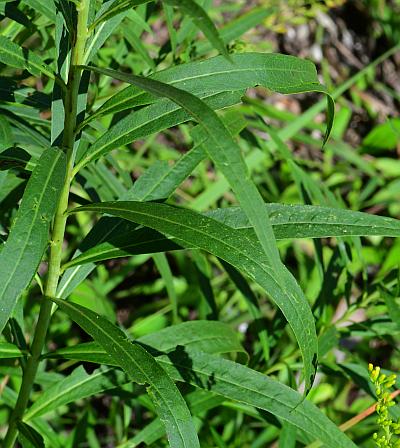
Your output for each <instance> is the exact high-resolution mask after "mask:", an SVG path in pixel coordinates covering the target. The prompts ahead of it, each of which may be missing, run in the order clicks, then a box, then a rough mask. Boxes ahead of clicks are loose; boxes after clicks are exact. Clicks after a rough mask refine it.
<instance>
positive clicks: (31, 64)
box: [0, 35, 54, 79]
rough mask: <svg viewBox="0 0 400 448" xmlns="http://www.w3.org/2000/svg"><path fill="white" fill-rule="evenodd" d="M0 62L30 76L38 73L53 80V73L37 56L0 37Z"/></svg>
mask: <svg viewBox="0 0 400 448" xmlns="http://www.w3.org/2000/svg"><path fill="white" fill-rule="evenodd" d="M0 48H1V51H0V62H2V63H3V64H6V65H10V66H11V67H15V68H20V69H24V70H28V71H29V72H30V73H32V75H36V76H38V75H39V74H40V73H43V74H45V75H46V76H48V77H49V78H51V79H54V73H53V71H52V70H51V68H50V67H48V66H47V65H46V64H45V63H44V62H43V61H42V60H41V59H40V57H39V56H37V55H36V54H35V53H32V52H30V51H29V50H28V49H27V48H23V47H20V46H19V45H17V44H16V43H14V42H12V41H11V40H9V39H7V38H6V37H4V36H1V35H0Z"/></svg>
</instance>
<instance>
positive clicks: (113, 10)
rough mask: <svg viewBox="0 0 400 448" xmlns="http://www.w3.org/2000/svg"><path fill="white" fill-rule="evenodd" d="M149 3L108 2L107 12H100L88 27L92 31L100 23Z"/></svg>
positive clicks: (145, 0)
mask: <svg viewBox="0 0 400 448" xmlns="http://www.w3.org/2000/svg"><path fill="white" fill-rule="evenodd" d="M150 1H152V0H114V1H113V2H110V6H109V7H108V8H107V10H106V11H104V12H102V13H101V14H100V16H99V17H98V18H96V20H95V21H94V22H93V23H92V24H91V25H90V29H91V30H92V29H94V28H95V27H96V26H98V25H99V24H100V23H101V22H104V21H106V20H110V19H111V18H113V17H114V16H116V15H118V14H121V13H122V12H124V11H126V10H128V9H130V8H134V7H135V6H139V5H143V4H145V3H149V2H150Z"/></svg>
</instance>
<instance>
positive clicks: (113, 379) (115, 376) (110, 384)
mask: <svg viewBox="0 0 400 448" xmlns="http://www.w3.org/2000/svg"><path fill="white" fill-rule="evenodd" d="M127 381H128V379H127V377H126V376H125V374H124V373H122V372H121V371H118V370H116V369H113V368H111V367H108V368H100V369H98V370H95V371H94V372H93V373H91V374H87V373H86V371H85V369H84V368H83V367H82V366H80V367H78V368H77V369H75V370H74V371H73V372H72V373H71V374H70V375H68V376H67V377H65V378H64V379H63V380H61V381H57V382H56V383H54V384H53V385H52V386H50V387H49V388H47V389H46V390H44V391H43V393H42V394H41V395H40V396H39V398H38V399H37V400H36V401H35V402H34V403H33V405H32V406H31V407H30V408H29V409H28V410H27V411H26V412H25V414H24V421H28V420H32V419H33V418H37V417H39V416H41V415H43V414H46V413H48V412H51V411H53V410H54V409H57V408H58V407H60V406H63V405H66V404H68V403H72V402H74V401H77V400H81V399H83V398H86V397H90V396H92V395H96V394H99V393H101V392H103V391H105V390H108V389H112V388H114V387H118V386H121V385H122V384H124V383H126V382H127Z"/></svg>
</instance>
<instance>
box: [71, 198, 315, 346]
mask: <svg viewBox="0 0 400 448" xmlns="http://www.w3.org/2000/svg"><path fill="white" fill-rule="evenodd" d="M89 210H91V211H99V212H101V213H107V214H110V215H113V216H119V217H121V218H124V219H127V220H131V221H133V222H135V223H139V224H142V225H144V226H147V227H151V228H153V229H155V230H157V231H159V232H161V233H163V234H166V235H169V236H172V237H174V241H175V242H176V243H177V244H178V245H180V246H182V247H196V248H199V249H203V250H206V251H208V252H210V253H211V254H214V255H215V256H217V257H219V258H221V259H223V260H225V261H226V262H228V263H230V264H232V265H233V266H235V267H236V268H237V269H239V270H241V271H243V272H244V273H245V274H247V275H248V276H249V277H250V278H251V279H252V280H254V281H256V282H257V283H259V284H260V285H261V286H262V287H263V288H264V290H265V291H266V293H267V294H268V295H269V296H270V297H271V299H272V300H273V301H274V302H275V303H276V304H277V305H278V306H279V308H280V309H281V310H282V312H283V314H284V315H285V317H286V319H287V321H288V322H289V324H290V326H291V327H292V329H293V331H294V333H295V335H296V338H297V340H298V343H299V345H300V346H306V348H307V347H310V346H309V345H308V344H311V343H312V342H313V340H312V338H311V337H310V334H309V328H310V326H311V327H312V325H313V323H314V322H313V318H312V315H311V313H310V308H309V305H308V303H307V302H304V301H301V300H293V299H292V296H291V295H288V294H287V291H288V287H289V285H288V283H287V282H286V283H284V284H282V283H279V281H278V280H277V278H276V275H275V272H274V270H273V269H272V268H271V266H270V264H269V263H268V262H266V260H265V255H264V253H263V250H262V248H261V247H260V245H259V243H258V241H257V240H256V241H254V240H253V241H252V240H251V239H248V238H242V237H241V236H240V234H239V232H234V231H232V228H231V227H228V226H226V225H224V224H221V223H219V222H217V221H215V220H213V219H211V218H208V217H206V216H204V215H201V214H199V213H196V212H193V211H191V210H185V209H182V208H177V207H172V206H170V205H166V204H157V203H148V202H123V201H121V202H110V203H101V204H92V205H88V206H84V207H79V208H78V209H76V210H75V211H89ZM306 353H307V352H306Z"/></svg>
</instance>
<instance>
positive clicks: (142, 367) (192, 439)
mask: <svg viewBox="0 0 400 448" xmlns="http://www.w3.org/2000/svg"><path fill="white" fill-rule="evenodd" d="M52 300H53V301H54V302H56V303H57V305H58V306H59V307H60V308H61V309H62V310H63V311H65V312H66V313H67V314H68V315H69V317H70V318H71V319H73V320H74V321H75V322H76V323H77V324H78V325H79V326H81V327H82V328H83V329H84V330H85V331H86V332H88V333H89V334H90V335H91V336H92V337H93V338H94V340H95V341H96V342H98V343H99V344H100V345H102V347H103V348H104V350H105V351H106V352H107V353H108V354H109V355H110V356H111V357H112V358H113V359H114V361H115V362H116V363H117V364H118V365H119V366H120V367H121V368H122V369H123V370H124V371H125V372H126V373H127V374H128V376H129V377H130V378H131V379H132V380H133V381H135V382H137V383H139V384H148V385H149V387H148V389H147V391H148V393H149V395H150V397H151V398H152V400H153V403H154V405H155V407H156V409H157V412H158V414H159V416H160V418H161V420H162V421H163V423H164V425H165V428H166V431H167V435H168V440H169V443H170V446H171V447H185V448H192V447H193V448H195V447H199V446H200V445H199V441H198V438H197V434H196V430H195V427H194V425H193V422H192V417H191V415H190V412H189V410H188V408H187V406H186V403H185V401H184V399H183V398H182V396H181V394H180V393H179V390H178V389H177V387H176V386H175V384H174V383H173V381H172V380H171V379H170V378H169V376H168V375H167V374H166V373H165V372H164V370H163V369H162V368H161V367H160V366H159V365H158V364H157V362H156V361H155V359H154V358H153V357H152V356H151V355H150V354H149V353H148V352H147V351H146V350H145V349H144V348H143V347H142V346H141V345H139V344H137V343H133V342H132V341H129V340H128V339H127V337H126V335H125V333H124V332H123V331H122V330H120V329H119V328H118V327H116V326H115V325H113V324H112V323H111V322H110V321H108V320H107V319H105V318H103V317H101V316H99V315H98V314H96V313H94V312H93V311H90V310H88V309H86V308H84V307H81V306H79V305H76V304H73V303H70V302H66V301H64V300H58V299H52Z"/></svg>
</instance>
